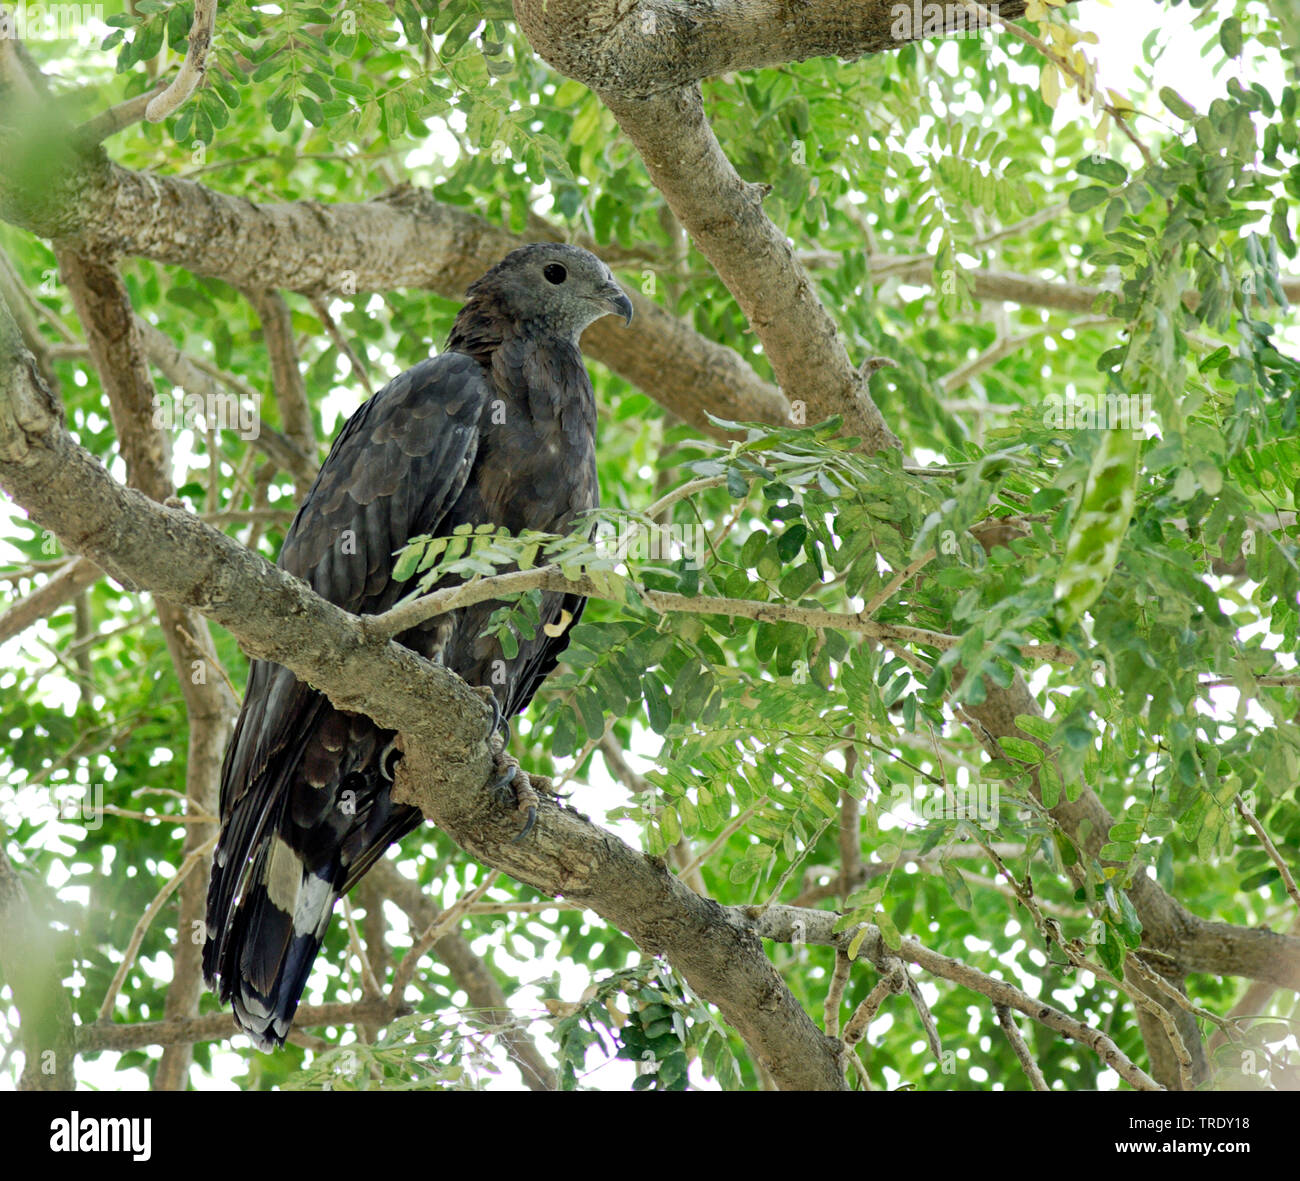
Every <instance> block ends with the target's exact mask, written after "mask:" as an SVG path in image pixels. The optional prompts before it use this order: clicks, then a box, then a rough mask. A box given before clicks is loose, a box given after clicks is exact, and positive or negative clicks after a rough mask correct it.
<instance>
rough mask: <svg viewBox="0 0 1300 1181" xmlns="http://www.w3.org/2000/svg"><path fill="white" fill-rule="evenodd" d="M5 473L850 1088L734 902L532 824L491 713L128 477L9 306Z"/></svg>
mask: <svg viewBox="0 0 1300 1181" xmlns="http://www.w3.org/2000/svg"><path fill="white" fill-rule="evenodd" d="M0 486H3V487H4V488H5V490H6V491H7V492H8V493H9V494H10V495H11V496H12V497H13V498H14V499H15V500H16V501H17V502H18V503H19V504H21V505H23V506H24V507H26V508H27V510H28V511H29V513H30V514H31V516H32V518H33V519H34V520H36V521H38V522H39V523H41V524H43V525H44V526H46V527H48V528H50V529H52V530H53V531H54V532H55V533H56V534H57V535H58V536H60V537H61V538H62V539H63V541H64V543H65V544H66V545H67V546H68V548H70V549H72V550H74V551H77V552H81V553H84V554H86V555H87V556H89V557H91V558H92V559H93V560H94V561H96V562H98V563H99V564H100V565H101V566H103V567H104V568H105V569H106V570H107V571H108V572H109V573H112V574H115V575H116V576H119V577H124V578H128V579H130V580H131V581H132V582H133V583H135V584H136V585H138V586H140V587H142V588H144V589H147V590H150V591H152V592H153V593H154V594H156V595H160V596H163V597H165V598H168V599H170V600H171V602H173V603H174V604H176V605H177V606H190V607H195V608H197V609H199V610H200V611H202V612H203V613H205V614H206V615H208V616H209V617H210V618H212V619H213V620H215V621H216V622H218V623H221V624H222V625H223V626H225V627H227V628H228V630H230V631H231V632H232V633H233V634H234V635H236V636H237V637H238V638H239V639H240V641H241V643H242V644H243V646H244V647H245V649H246V650H247V651H249V652H250V654H252V655H255V656H258V657H260V658H262V659H266V660H272V661H275V662H276V663H279V664H283V665H285V666H286V667H287V668H289V669H290V670H291V671H293V672H294V673H295V674H296V675H298V676H299V677H301V678H302V679H303V680H306V681H308V682H309V683H311V684H313V685H315V686H316V687H317V688H319V689H320V690H322V691H323V692H324V693H326V694H327V695H328V696H329V698H330V700H331V701H332V702H333V703H334V704H335V706H337V707H338V708H340V709H347V710H356V711H358V712H363V713H366V714H367V715H368V716H370V717H372V718H373V719H374V720H375V721H376V722H378V723H379V725H381V726H383V727H385V728H391V729H395V730H398V731H400V732H401V733H402V735H403V739H404V748H405V752H406V753H405V757H404V758H403V759H402V761H401V763H400V764H399V766H398V774H397V786H396V787H395V789H394V798H399V797H400V798H401V799H402V800H403V801H405V802H411V803H418V805H419V806H420V807H421V809H422V810H423V811H424V813H425V815H426V816H428V817H429V818H430V819H432V820H434V821H435V822H436V823H437V824H438V825H439V827H441V828H442V829H443V830H444V831H445V832H446V833H447V834H448V835H449V836H450V837H451V838H452V839H453V840H455V841H456V842H457V843H458V844H459V845H461V847H462V848H465V849H467V850H468V851H470V852H471V853H473V854H474V855H475V856H478V857H480V858H481V859H482V860H483V861H484V862H485V863H486V864H489V865H492V866H494V867H495V868H498V869H501V870H503V871H505V872H507V873H509V874H511V875H513V876H514V877H516V878H517V879H518V880H520V881H523V882H526V883H528V884H530V885H532V886H534V887H535V888H537V889H538V890H541V891H542V892H543V893H546V894H550V895H563V896H564V897H565V898H568V899H571V900H574V901H577V902H580V903H581V904H583V905H586V906H589V907H590V908H591V909H592V910H594V911H596V913H598V914H600V915H601V916H602V917H603V918H605V919H606V920H608V921H610V922H612V923H614V924H615V925H616V926H619V927H620V928H621V929H623V930H624V931H626V932H627V933H628V934H629V935H630V936H631V938H632V939H633V940H635V941H636V942H637V944H638V945H639V946H641V947H642V948H643V949H644V950H646V951H648V952H650V953H652V954H664V955H666V956H667V957H668V959H669V961H670V962H671V963H673V964H674V966H675V967H677V968H678V969H679V970H680V971H681V972H682V973H683V975H684V976H685V977H686V979H687V980H688V982H690V984H691V985H692V987H694V988H695V989H696V991H697V992H699V994H700V995H701V996H703V997H704V998H705V999H707V1000H710V1001H712V1002H713V1003H714V1004H716V1005H717V1006H718V1008H719V1010H720V1011H721V1013H722V1014H723V1016H724V1018H725V1019H726V1020H727V1021H728V1022H730V1023H731V1024H732V1025H733V1026H734V1028H735V1029H736V1030H737V1031H738V1032H739V1033H740V1035H741V1036H742V1037H744V1038H745V1040H746V1041H747V1042H748V1043H749V1045H750V1047H751V1048H752V1050H753V1051H754V1053H755V1055H756V1056H757V1057H758V1059H759V1060H761V1061H762V1062H764V1063H765V1066H766V1068H767V1069H768V1070H769V1071H770V1072H771V1073H772V1075H773V1077H774V1078H776V1079H777V1080H778V1082H779V1083H780V1085H782V1086H783V1087H787V1088H796V1089H838V1088H841V1087H843V1085H844V1079H843V1076H842V1074H841V1072H840V1070H839V1067H838V1065H837V1059H836V1055H835V1050H834V1046H833V1044H832V1043H830V1042H829V1041H828V1040H827V1039H826V1038H824V1037H823V1035H822V1034H821V1033H820V1031H819V1030H818V1029H817V1028H816V1026H815V1025H814V1024H813V1023H812V1021H811V1020H810V1018H809V1017H808V1015H807V1014H806V1013H805V1012H804V1011H803V1009H802V1008H801V1007H800V1005H799V1004H798V1002H797V1001H796V1000H795V998H794V997H793V996H792V995H791V994H790V992H789V990H788V989H787V988H786V987H785V984H784V982H783V981H782V980H781V977H780V976H779V974H778V973H777V972H776V970H775V969H774V968H773V967H772V965H771V963H770V962H769V961H768V960H767V958H766V956H765V955H764V954H763V949H762V945H761V944H760V943H759V941H758V940H757V939H756V938H755V937H753V936H752V935H750V934H749V933H748V932H746V931H744V930H743V929H741V928H739V927H737V926H735V924H733V923H731V922H728V921H726V920H725V919H724V917H723V912H722V910H721V908H720V907H718V905H717V904H716V903H714V902H711V901H709V900H706V899H703V898H701V897H700V896H699V895H697V894H695V893H693V892H692V891H691V890H689V889H688V888H687V887H686V886H685V885H683V884H682V883H681V882H679V881H678V880H677V879H676V878H674V877H672V875H670V874H669V873H668V872H667V871H666V870H665V869H664V867H663V866H662V864H661V863H659V862H657V861H655V860H653V859H651V858H647V857H645V856H643V855H642V854H640V853H638V852H636V851H635V850H633V849H630V848H629V847H628V846H626V845H624V844H623V843H622V842H620V841H618V840H617V839H616V838H614V837H613V836H612V835H610V834H609V833H607V832H604V831H603V830H601V829H598V828H596V827H595V826H594V825H592V824H590V823H589V822H588V821H586V820H585V819H583V818H582V817H580V816H578V815H577V814H576V813H572V812H569V811H567V810H560V809H559V808H557V807H556V806H555V805H551V804H547V803H546V802H544V803H543V813H544V819H543V821H542V823H541V824H539V827H538V829H537V831H535V833H534V835H533V837H532V838H531V839H530V840H529V841H527V842H525V843H523V844H514V843H513V839H514V837H515V835H516V833H517V825H516V823H515V817H514V816H513V815H510V816H502V815H501V812H500V809H499V808H498V807H497V806H496V805H495V804H494V803H493V802H492V799H491V796H490V795H489V793H487V792H486V791H485V790H484V787H485V786H486V784H487V781H488V778H489V772H490V769H491V766H492V757H491V755H490V753H489V750H488V746H487V742H486V738H487V730H488V725H489V717H488V710H487V707H486V705H485V704H484V703H483V700H482V698H481V697H479V695H478V694H476V693H474V692H473V691H472V690H471V689H470V688H469V686H467V685H466V684H465V683H464V682H463V681H461V680H460V679H459V678H458V677H456V676H455V675H454V674H453V673H451V672H450V671H448V670H446V669H443V668H440V667H438V666H436V665H433V664H431V663H429V662H428V661H425V660H422V659H421V658H420V657H418V656H417V655H416V654H415V653H414V652H412V651H410V649H407V648H403V647H401V646H400V645H398V644H396V643H394V642H392V641H385V640H380V639H375V638H373V637H372V636H370V635H369V634H367V631H366V629H364V628H363V627H362V626H361V624H360V622H359V621H358V620H356V619H355V618H353V617H352V616H349V615H348V614H347V613H346V612H344V611H342V610H341V609H339V608H338V607H335V606H333V605H332V604H330V603H327V602H325V601H324V600H322V599H320V598H318V597H317V596H316V595H314V594H312V592H311V591H310V590H309V588H308V587H307V586H306V584H305V583H303V582H301V581H299V580H297V579H295V578H292V577H291V576H290V575H288V574H286V573H285V572H284V571H282V570H279V569H277V568H275V567H273V566H271V565H270V564H269V563H267V562H266V561H264V560H262V559H260V558H258V557H257V556H256V555H254V554H252V553H250V552H248V551H247V550H245V549H243V548H242V547H241V546H239V545H238V544H236V543H235V542H234V541H232V540H231V539H230V538H228V537H226V536H225V535H224V534H221V533H218V532H216V531H215V530H213V529H211V528H210V527H208V526H205V525H204V524H203V523H202V522H200V521H198V520H196V519H195V518H193V517H192V516H190V515H189V514H186V513H183V512H180V511H178V510H176V509H172V508H168V507H166V506H162V505H158V504H156V503H154V502H152V501H150V500H149V499H148V498H146V497H145V496H143V495H142V494H141V493H139V492H138V491H136V490H134V489H129V488H123V487H122V486H121V485H119V484H117V483H116V482H115V481H113V480H112V479H111V478H110V477H109V475H108V473H107V472H105V471H104V469H103V467H102V466H101V465H100V464H99V463H98V461H96V460H95V458H94V457H93V456H91V455H90V454H89V453H88V452H86V451H85V450H84V449H83V448H81V447H79V446H78V445H77V444H76V443H75V442H74V441H73V440H72V438H71V437H70V436H69V435H68V433H67V431H66V430H65V429H63V427H62V424H61V422H60V421H59V417H58V414H57V411H56V408H55V407H54V406H53V405H52V402H51V399H50V398H49V395H48V392H46V391H43V390H42V389H41V387H40V383H39V376H38V374H37V372H36V369H35V363H34V361H33V359H32V357H31V354H30V353H28V352H27V351H26V349H24V348H23V347H22V343H21V340H20V339H19V337H18V332H17V328H16V327H15V326H14V323H13V321H12V319H11V318H10V317H9V316H8V313H7V311H6V310H5V309H4V306H3V304H0Z"/></svg>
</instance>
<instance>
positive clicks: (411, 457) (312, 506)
mask: <svg viewBox="0 0 1300 1181" xmlns="http://www.w3.org/2000/svg"><path fill="white" fill-rule="evenodd" d="M488 396H489V386H488V383H487V381H486V379H485V378H484V376H483V371H482V369H481V368H480V367H479V365H478V364H477V363H476V362H475V361H473V360H472V359H471V358H469V357H466V356H463V355H461V354H457V353H443V354H441V355H440V356H438V357H435V358H433V359H431V360H428V361H424V362H421V363H420V364H419V365H416V366H415V367H414V368H412V369H410V370H408V371H407V372H405V373H403V374H401V375H400V376H399V377H397V378H395V379H394V380H393V381H392V382H390V383H389V384H388V385H387V386H385V387H384V388H383V389H382V390H380V391H379V392H378V393H377V394H375V395H374V397H373V398H371V399H370V400H369V401H368V402H366V403H365V405H363V406H362V407H361V408H360V409H359V410H358V411H357V412H356V413H355V414H354V415H353V416H352V417H351V418H350V419H349V420H348V422H347V424H346V425H345V426H344V428H343V430H342V431H341V432H340V433H339V436H338V438H337V439H335V441H334V446H333V448H332V449H331V450H330V453H329V457H328V458H327V459H326V461H325V463H324V465H323V466H322V467H321V470H320V473H319V474H318V476H317V478H316V482H315V483H314V484H313V485H312V488H311V491H310V492H309V493H308V494H307V497H306V499H305V500H304V501H303V504H302V507H301V508H300V509H299V510H298V513H297V515H296V516H295V517H294V520H293V523H292V525H291V526H290V528H289V532H288V534H287V535H286V538H285V543H284V547H283V549H282V551H281V554H280V561H279V564H280V565H281V566H282V567H283V568H284V569H286V570H288V571H289V572H290V573H293V574H296V575H297V576H299V577H300V578H302V579H304V580H305V581H306V582H307V583H308V584H309V585H310V586H311V587H312V589H313V590H315V591H316V592H317V594H319V595H321V597H322V598H325V599H328V600H329V601H330V602H333V603H336V604H337V605H339V606H340V607H343V608H345V609H346V610H348V611H351V612H353V613H362V612H365V613H375V612H379V611H383V610H385V609H387V608H388V607H390V606H392V605H393V603H394V602H396V601H397V599H399V598H400V597H401V596H402V595H403V594H404V593H405V592H406V590H407V589H408V587H407V584H403V583H398V582H395V581H393V579H392V577H391V571H392V565H393V560H394V558H393V554H394V551H396V550H397V549H399V548H400V547H401V546H403V545H404V544H405V543H406V542H407V540H408V539H409V538H410V537H412V536H415V535H417V534H421V533H435V532H437V531H438V529H439V526H440V524H441V523H442V520H443V518H444V516H445V515H446V513H447V510H448V509H449V508H450V507H451V506H452V505H453V504H454V503H455V502H456V500H457V498H458V497H459V496H460V494H461V491H462V490H463V488H464V485H465V481H466V479H467V478H468V475H469V472H470V469H471V467H472V466H473V462H474V457H475V454H476V453H477V449H478V443H479V432H478V424H479V420H480V417H481V414H482V410H483V406H484V404H485V402H486V400H487V398H488ZM348 717H349V715H343V714H339V713H338V711H335V710H333V707H332V706H331V705H330V704H329V702H328V701H327V700H326V699H325V698H324V697H323V696H322V695H321V694H319V693H318V692H316V691H315V690H313V689H311V688H310V687H309V686H307V685H305V684H303V683H302V682H301V681H299V680H298V679H297V678H296V677H295V676H294V675H293V674H292V673H291V672H289V670H288V669H285V668H283V667H281V666H279V665H274V664H269V663H267V662H265V661H255V662H254V663H253V667H252V670H251V672H250V675H249V681H248V688H247V692H246V694H245V699H244V706H243V709H242V710H241V711H240V715H239V720H238V722H237V724H236V729H235V734H234V736H233V738H232V740H231V744H230V746H229V748H228V749H227V752H226V759H225V762H224V764H223V767H222V780H221V817H222V836H221V843H220V845H219V847H218V851H217V861H216V864H215V865H214V867H213V877H212V886H211V889H210V891H209V897H208V932H209V943H208V945H207V947H205V949H204V970H205V974H206V975H207V976H208V977H209V979H210V980H211V979H212V978H213V977H214V976H215V975H217V973H218V972H219V973H220V975H221V976H222V992H223V994H227V990H228V989H229V988H230V986H231V981H230V979H229V977H230V976H231V975H236V974H238V972H239V971H240V970H242V971H244V973H245V974H246V975H249V974H251V975H252V976H254V977H262V978H268V977H270V976H274V975H275V970H272V969H274V968H275V965H268V966H266V967H263V968H262V969H261V970H260V971H258V970H254V971H252V972H251V973H250V972H249V969H248V965H244V964H240V965H235V964H234V963H233V961H232V962H229V963H228V962H226V961H227V959H228V956H227V953H226V948H227V945H228V944H230V940H231V938H232V936H236V932H237V931H238V935H237V936H236V942H235V943H234V944H231V951H232V953H233V952H234V951H235V950H236V949H237V948H238V944H239V943H240V942H241V941H242V942H243V943H244V944H245V945H246V946H245V953H247V951H248V948H249V947H250V946H253V945H258V946H264V947H266V948H267V951H268V954H270V955H271V956H273V957H274V956H275V955H277V954H278V955H280V956H281V957H283V955H284V954H285V949H286V948H287V940H288V938H289V931H288V930H286V931H284V932H277V933H276V937H271V935H272V933H271V932H270V931H269V930H268V931H267V932H266V935H267V937H266V938H262V939H254V938H253V935H254V934H255V930H256V928H257V927H258V925H259V924H260V925H263V926H265V925H268V924H272V923H275V922H279V923H281V925H283V920H284V919H285V918H287V919H288V920H289V922H290V924H292V923H293V918H294V916H293V914H292V908H290V913H289V914H288V915H284V916H281V915H277V913H276V911H277V908H276V907H275V906H270V907H268V906H267V905H265V903H266V901H267V899H266V898H265V897H255V895H257V891H258V889H259V888H261V889H262V891H263V893H265V894H266V895H269V896H270V898H271V901H272V902H274V900H275V897H276V896H277V894H278V895H279V896H280V897H284V896H286V895H289V894H293V893H295V892H296V891H298V890H299V888H300V884H298V883H290V882H289V880H288V879H289V877H291V876H292V875H293V874H294V873H297V872H298V869H297V868H296V867H294V866H292V865H291V864H290V861H291V860H292V859H291V858H290V857H289V856H288V855H287V853H285V852H283V851H281V850H280V845H281V844H284V842H283V841H281V840H280V839H279V837H278V835H277V834H279V833H280V831H281V830H282V829H285V826H286V825H292V826H293V828H294V829H295V830H296V831H297V832H298V833H299V834H300V835H309V834H310V835H315V836H316V837H317V839H318V840H319V841H320V842H322V844H324V843H328V842H329V841H330V840H331V830H332V828H333V827H334V825H332V824H324V823H323V818H322V815H321V814H322V813H326V812H336V811H337V810H338V809H337V801H336V800H334V799H333V795H334V794H335V792H337V790H338V789H339V787H340V783H341V779H340V777H341V776H344V775H346V774H347V773H348V772H349V770H356V769H357V768H356V767H352V764H353V763H360V762H365V761H369V762H373V760H374V758H375V755H376V753H377V752H375V751H371V750H369V749H368V748H366V747H365V743H366V742H369V743H371V744H372V745H373V742H374V732H375V728H374V727H373V725H370V724H369V723H368V720H365V722H366V724H365V725H363V726H361V727H360V730H359V732H358V733H357V734H351V733H345V732H344V731H346V730H348V729H349V727H350V723H349V721H348ZM361 721H362V720H361V719H358V722H361ZM336 730H337V731H339V732H338V733H335V731H336ZM362 731H364V733H363V732H362ZM354 747H355V749H354ZM327 784H332V786H333V788H334V791H325V790H321V789H323V788H325V787H326V786H327ZM299 797H301V798H299ZM417 818H418V814H417ZM337 819H339V820H340V821H341V820H342V817H338V818H337ZM364 819H365V818H364V817H362V816H357V817H355V820H356V824H354V825H353V827H357V826H358V825H360V824H362V823H363V822H364ZM375 819H376V820H379V819H380V818H379V817H375ZM407 827H409V825H408V826H407ZM285 831H288V830H287V829H285ZM341 835H342V834H338V833H334V834H333V837H334V838H341ZM299 843H300V841H299V840H298V839H294V840H293V841H292V842H290V844H289V845H287V846H286V848H287V850H288V852H289V853H292V854H294V858H296V860H297V861H299V862H302V863H303V867H304V868H306V861H305V860H304V856H303V855H304V854H305V855H306V856H307V859H310V854H311V850H305V849H299V848H297V847H296V846H297V845H298V844H299ZM386 843H387V842H385V844H386ZM320 852H321V853H322V854H323V855H324V854H327V853H329V851H328V850H324V849H322V850H320ZM334 856H337V851H334ZM277 875H278V877H277ZM279 879H283V880H279ZM335 885H337V883H335ZM250 899H251V900H252V901H253V902H254V903H255V904H256V905H255V906H254V907H253V910H254V911H255V912H256V913H254V914H246V915H244V916H243V917H242V920H241V921H237V919H239V916H237V915H235V914H232V910H244V911H247V910H249V903H250ZM329 902H330V904H331V905H332V902H333V898H332V897H330V898H329ZM322 905H323V899H322ZM280 909H283V908H280ZM326 917H328V912H326ZM246 923H251V924H252V926H253V928H254V930H250V931H249V932H248V934H247V936H246V935H245V934H244V932H243V931H242V930H241V928H242V927H243V926H244V925H245V924H246ZM277 947H278V949H279V950H278V952H277ZM313 955H314V949H313ZM307 966H308V967H309V966H310V964H309V963H308V964H307Z"/></svg>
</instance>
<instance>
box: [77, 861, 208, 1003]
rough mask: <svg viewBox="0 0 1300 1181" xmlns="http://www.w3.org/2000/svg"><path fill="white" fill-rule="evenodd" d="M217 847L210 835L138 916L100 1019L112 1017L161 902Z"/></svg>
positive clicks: (161, 904)
mask: <svg viewBox="0 0 1300 1181" xmlns="http://www.w3.org/2000/svg"><path fill="white" fill-rule="evenodd" d="M216 845H217V838H216V837H215V836H213V837H212V838H210V839H209V840H207V841H204V843H203V844H202V845H200V846H199V847H198V848H197V849H195V850H194V851H193V852H191V853H190V855H189V856H188V857H186V858H185V860H184V861H183V862H181V867H180V869H178V870H177V871H176V872H175V873H174V874H172V876H171V879H170V880H169V881H168V882H166V883H165V884H164V885H163V888H162V889H161V890H159V891H158V893H157V894H155V895H154V899H153V901H152V902H151V903H149V905H148V906H147V907H146V908H145V912H144V914H142V915H141V916H140V919H139V921H138V922H137V923H136V925H135V929H134V930H133V931H132V932H131V938H130V941H129V942H128V943H127V945H126V951H125V952H124V953H123V955H122V962H121V963H120V964H118V966H117V971H116V972H115V973H114V974H113V980H112V982H111V983H110V984H109V986H108V991H107V992H106V993H105V994H104V1001H103V1003H102V1004H101V1005H100V1006H99V1020H100V1021H109V1020H110V1019H111V1018H112V1016H113V1005H114V1004H115V1003H116V1001H117V994H118V993H119V992H121V990H122V984H123V983H124V982H125V980H126V974H127V972H129V971H130V970H131V965H132V964H133V963H135V957H136V954H137V953H138V952H139V950H140V944H141V943H143V942H144V933H145V932H146V931H147V930H148V929H149V924H150V923H152V922H153V920H154V918H155V917H156V916H157V914H158V912H159V911H160V910H162V908H163V903H165V902H166V901H167V899H168V898H170V897H171V895H172V892H173V891H174V890H175V889H176V887H177V886H179V885H180V884H181V882H183V881H184V880H185V879H186V878H187V877H189V875H190V873H191V871H192V870H193V869H194V867H195V866H196V865H198V864H199V862H201V861H202V860H203V858H204V857H206V856H207V855H208V854H209V853H211V852H212V850H213V849H214V848H216Z"/></svg>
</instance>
